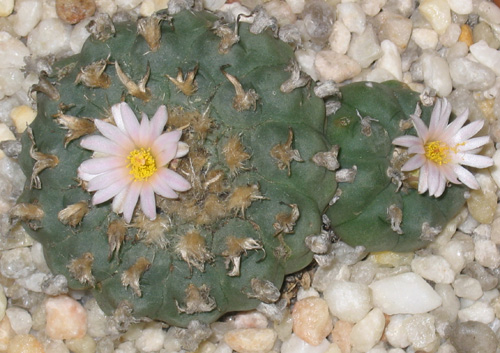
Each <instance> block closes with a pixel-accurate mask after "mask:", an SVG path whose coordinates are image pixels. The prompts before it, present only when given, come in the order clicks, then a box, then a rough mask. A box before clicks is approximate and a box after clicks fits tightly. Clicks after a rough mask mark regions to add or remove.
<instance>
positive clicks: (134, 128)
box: [78, 103, 191, 223]
mask: <svg viewBox="0 0 500 353" xmlns="http://www.w3.org/2000/svg"><path fill="white" fill-rule="evenodd" d="M111 111H112V113H113V118H114V120H115V123H116V126H115V125H112V124H109V123H106V122H104V121H102V120H98V119H96V120H95V125H96V127H97V129H98V130H99V132H100V133H101V134H102V136H100V135H92V136H88V137H86V138H84V139H83V140H82V141H81V143H80V145H81V146H82V147H83V148H86V149H89V150H92V151H94V152H95V153H94V158H92V159H88V160H86V161H84V162H83V163H82V164H81V165H80V167H79V168H78V177H79V178H80V179H82V180H85V181H88V185H87V190H88V191H95V194H94V196H93V197H92V203H93V204H94V205H97V204H100V203H103V202H106V201H108V200H110V199H112V198H114V199H113V203H112V208H113V211H115V212H116V213H122V212H123V217H124V219H125V221H126V222H127V223H129V222H130V220H131V219H132V214H133V213H134V209H135V206H136V205H137V201H138V200H139V199H140V205H141V209H142V212H144V214H145V215H146V216H147V217H148V218H149V219H151V220H153V219H155V218H156V201H155V193H156V194H158V195H161V196H163V197H166V198H177V197H178V194H177V192H176V191H186V190H189V189H190V188H191V184H190V183H189V182H188V181H186V179H184V178H183V177H182V176H180V175H179V174H177V173H176V172H174V171H173V170H171V169H169V168H168V164H169V163H170V161H171V160H172V159H174V158H180V157H182V156H185V155H186V154H187V153H188V151H189V147H188V146H187V144H185V143H184V142H180V141H179V139H180V138H181V134H182V131H180V130H174V131H170V132H166V133H162V132H163V129H164V127H165V124H166V123H167V119H168V115H167V108H166V107H165V106H164V105H162V106H160V107H159V108H158V110H157V111H156V113H155V115H154V116H153V118H152V119H151V120H149V119H148V117H147V116H146V115H145V114H144V113H143V114H142V119H141V122H140V123H139V121H138V120H137V118H136V116H135V114H134V112H133V111H132V109H131V108H130V107H129V106H128V104H127V103H120V104H116V105H114V106H113V107H112V108H111Z"/></svg>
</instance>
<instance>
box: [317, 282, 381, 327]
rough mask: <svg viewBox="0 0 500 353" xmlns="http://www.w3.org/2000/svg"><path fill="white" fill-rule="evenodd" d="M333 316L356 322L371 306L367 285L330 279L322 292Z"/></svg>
mask: <svg viewBox="0 0 500 353" xmlns="http://www.w3.org/2000/svg"><path fill="white" fill-rule="evenodd" d="M323 295H324V298H325V300H326V301H327V302H328V307H329V308H330V312H331V313H332V315H333V316H336V317H338V318H339V319H340V320H343V321H348V322H352V323H355V322H358V321H359V320H361V319H362V318H364V317H365V316H366V314H368V312H369V311H370V310H371V308H372V303H371V297H370V289H369V288H368V286H367V285H365V284H361V283H354V282H348V281H332V283H331V284H330V285H329V286H328V287H327V288H326V289H325V291H324V292H323Z"/></svg>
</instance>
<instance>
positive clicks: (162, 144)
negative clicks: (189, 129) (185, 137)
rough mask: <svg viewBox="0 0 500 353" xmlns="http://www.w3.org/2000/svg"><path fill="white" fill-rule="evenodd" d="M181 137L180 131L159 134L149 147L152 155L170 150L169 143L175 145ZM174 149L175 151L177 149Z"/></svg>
mask: <svg viewBox="0 0 500 353" xmlns="http://www.w3.org/2000/svg"><path fill="white" fill-rule="evenodd" d="M181 135H182V131H181V130H174V131H169V132H166V133H164V134H161V135H160V136H158V138H157V139H156V140H155V141H154V142H153V144H152V145H151V150H152V151H153V153H161V152H162V151H163V150H164V149H165V148H170V146H171V143H175V144H177V143H178V142H179V140H180V138H181ZM175 149H176V150H177V147H176V148H175Z"/></svg>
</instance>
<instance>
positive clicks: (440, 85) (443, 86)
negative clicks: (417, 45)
mask: <svg viewBox="0 0 500 353" xmlns="http://www.w3.org/2000/svg"><path fill="white" fill-rule="evenodd" d="M421 60H422V70H423V74H424V82H425V85H426V86H427V87H429V88H432V89H434V90H435V91H436V94H437V95H438V96H440V97H446V96H448V95H449V94H450V93H451V90H452V88H453V85H452V82H451V77H450V70H449V67H448V63H447V62H446V60H445V59H443V58H442V57H440V56H437V55H435V54H427V53H426V54H423V55H422V58H421Z"/></svg>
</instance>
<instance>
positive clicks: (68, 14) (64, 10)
mask: <svg viewBox="0 0 500 353" xmlns="http://www.w3.org/2000/svg"><path fill="white" fill-rule="evenodd" d="M95 9H96V5H95V2H94V0H56V12H57V16H59V18H60V19H61V20H63V21H64V22H67V23H69V24H72V25H74V24H75V23H78V22H80V21H81V20H83V19H85V18H87V17H90V16H92V15H93V14H94V12H95Z"/></svg>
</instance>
